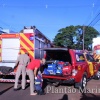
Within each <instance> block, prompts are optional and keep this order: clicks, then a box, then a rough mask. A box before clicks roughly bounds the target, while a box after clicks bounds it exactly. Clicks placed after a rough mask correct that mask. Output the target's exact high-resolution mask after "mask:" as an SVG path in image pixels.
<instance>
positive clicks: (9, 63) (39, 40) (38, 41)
mask: <svg viewBox="0 0 100 100" xmlns="http://www.w3.org/2000/svg"><path fill="white" fill-rule="evenodd" d="M45 47H46V48H48V47H51V42H50V40H49V39H48V38H47V37H46V36H45V35H44V34H42V33H41V32H40V31H39V30H38V29H36V27H35V26H31V27H29V28H28V27H24V29H23V30H22V31H21V33H14V34H13V33H8V34H1V35H0V82H14V78H15V73H16V71H15V70H13V68H14V65H15V61H16V60H17V57H18V55H19V54H24V53H25V52H28V53H29V56H30V58H31V59H37V58H42V57H43V56H44V52H43V51H41V50H40V49H41V48H45Z"/></svg>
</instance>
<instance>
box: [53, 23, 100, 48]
mask: <svg viewBox="0 0 100 100" xmlns="http://www.w3.org/2000/svg"><path fill="white" fill-rule="evenodd" d="M98 35H99V32H98V31H97V30H96V29H94V28H93V27H90V26H84V49H87V50H91V49H92V39H93V38H95V37H97V36H98ZM53 43H54V45H55V46H60V47H61V46H64V47H68V46H70V47H71V48H73V49H83V26H80V25H78V26H73V25H71V26H69V27H65V28H62V29H60V30H58V33H57V35H56V36H55V38H54V41H53Z"/></svg>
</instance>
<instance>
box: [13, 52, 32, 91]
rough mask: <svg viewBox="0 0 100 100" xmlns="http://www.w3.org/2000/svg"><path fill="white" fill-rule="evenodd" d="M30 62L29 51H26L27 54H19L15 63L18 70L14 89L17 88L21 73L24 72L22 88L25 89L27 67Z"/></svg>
mask: <svg viewBox="0 0 100 100" xmlns="http://www.w3.org/2000/svg"><path fill="white" fill-rule="evenodd" d="M29 62H30V57H29V53H28V52H26V53H25V54H21V55H19V56H18V58H17V61H16V63H15V67H14V68H16V67H18V68H17V71H16V76H15V84H14V90H15V91H16V90H17V86H18V80H19V77H20V75H21V74H22V84H21V85H22V89H23V90H24V89H25V85H26V67H27V65H28V64H29Z"/></svg>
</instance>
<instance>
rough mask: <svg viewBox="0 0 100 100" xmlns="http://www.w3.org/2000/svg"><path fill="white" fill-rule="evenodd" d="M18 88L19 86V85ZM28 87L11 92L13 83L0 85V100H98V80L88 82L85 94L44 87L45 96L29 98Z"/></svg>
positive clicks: (64, 87)
mask: <svg viewBox="0 0 100 100" xmlns="http://www.w3.org/2000/svg"><path fill="white" fill-rule="evenodd" d="M19 87H20V85H19ZM29 90H30V88H29V86H27V88H26V90H21V89H20V90H18V91H13V83H6V84H5V83H0V100H100V80H90V81H89V82H88V84H87V88H86V89H85V90H84V91H85V93H81V92H83V91H81V89H80V91H81V92H80V91H79V90H77V89H75V88H74V87H73V86H66V85H62V86H59V87H54V86H50V85H48V86H46V88H45V92H46V95H36V96H30V94H29Z"/></svg>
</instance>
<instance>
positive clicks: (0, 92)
mask: <svg viewBox="0 0 100 100" xmlns="http://www.w3.org/2000/svg"><path fill="white" fill-rule="evenodd" d="M12 87H13V86H11V87H9V88H7V89H5V90H3V91H0V95H2V94H3V93H5V92H6V91H8V90H9V89H11V88H12Z"/></svg>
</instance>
